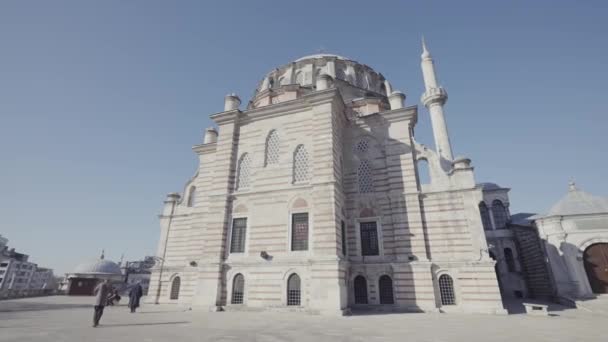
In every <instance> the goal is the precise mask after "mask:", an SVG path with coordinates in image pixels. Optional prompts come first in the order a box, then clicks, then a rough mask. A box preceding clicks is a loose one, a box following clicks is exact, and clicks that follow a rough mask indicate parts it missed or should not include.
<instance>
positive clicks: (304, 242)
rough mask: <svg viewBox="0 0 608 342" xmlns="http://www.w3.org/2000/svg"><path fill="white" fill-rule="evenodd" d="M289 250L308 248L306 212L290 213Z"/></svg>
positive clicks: (304, 249)
mask: <svg viewBox="0 0 608 342" xmlns="http://www.w3.org/2000/svg"><path fill="white" fill-rule="evenodd" d="M291 250H292V251H306V250H308V213H299V214H292V215H291Z"/></svg>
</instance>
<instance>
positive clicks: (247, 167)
mask: <svg viewBox="0 0 608 342" xmlns="http://www.w3.org/2000/svg"><path fill="white" fill-rule="evenodd" d="M250 173H251V158H249V153H243V155H242V156H241V159H240V160H239V167H238V173H237V183H236V188H237V189H244V188H247V187H249V183H250V181H249V176H250Z"/></svg>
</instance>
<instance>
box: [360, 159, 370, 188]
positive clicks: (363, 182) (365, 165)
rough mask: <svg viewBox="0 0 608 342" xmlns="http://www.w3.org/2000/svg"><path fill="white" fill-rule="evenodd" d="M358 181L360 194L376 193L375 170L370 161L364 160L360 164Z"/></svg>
mask: <svg viewBox="0 0 608 342" xmlns="http://www.w3.org/2000/svg"><path fill="white" fill-rule="evenodd" d="M357 179H358V182H359V193H371V192H374V177H373V169H372V166H371V164H370V162H369V161H368V160H366V159H363V160H361V161H360V162H359V167H358V168H357Z"/></svg>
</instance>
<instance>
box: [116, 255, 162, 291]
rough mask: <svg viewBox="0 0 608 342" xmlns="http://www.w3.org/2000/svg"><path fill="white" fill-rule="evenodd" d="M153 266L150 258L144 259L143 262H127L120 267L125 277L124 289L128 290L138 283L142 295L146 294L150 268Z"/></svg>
mask: <svg viewBox="0 0 608 342" xmlns="http://www.w3.org/2000/svg"><path fill="white" fill-rule="evenodd" d="M153 264H154V262H153V261H152V258H151V257H145V258H144V260H139V261H127V262H126V263H125V264H124V266H122V270H123V274H124V276H125V288H129V287H131V286H133V285H134V284H136V283H139V284H140V285H141V287H142V288H143V291H144V295H146V294H147V293H148V287H149V286H150V274H151V271H150V267H151V266H152V265H153Z"/></svg>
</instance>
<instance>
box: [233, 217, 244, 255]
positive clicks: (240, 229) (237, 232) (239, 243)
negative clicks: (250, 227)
mask: <svg viewBox="0 0 608 342" xmlns="http://www.w3.org/2000/svg"><path fill="white" fill-rule="evenodd" d="M246 233H247V218H235V219H234V220H232V239H231V240H230V253H243V252H245V234H246Z"/></svg>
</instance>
